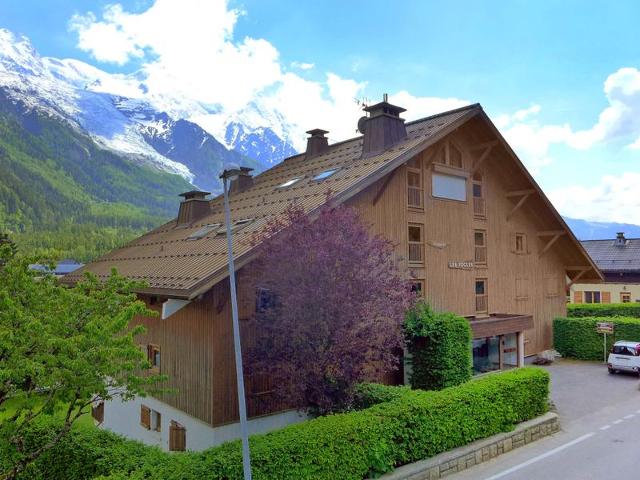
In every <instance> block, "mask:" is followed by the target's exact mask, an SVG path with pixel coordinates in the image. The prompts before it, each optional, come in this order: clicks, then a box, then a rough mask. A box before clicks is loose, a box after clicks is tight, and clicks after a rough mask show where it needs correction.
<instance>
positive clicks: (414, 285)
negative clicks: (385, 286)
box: [411, 280, 424, 297]
mask: <svg viewBox="0 0 640 480" xmlns="http://www.w3.org/2000/svg"><path fill="white" fill-rule="evenodd" d="M411 291H412V292H413V293H415V294H416V295H417V296H418V297H422V296H423V295H424V280H412V281H411Z"/></svg>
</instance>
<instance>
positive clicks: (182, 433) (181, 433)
mask: <svg viewBox="0 0 640 480" xmlns="http://www.w3.org/2000/svg"><path fill="white" fill-rule="evenodd" d="M186 450H187V429H186V428H184V426H183V425H182V424H180V423H178V422H176V421H175V420H171V422H170V423H169V451H170V452H184V451H186Z"/></svg>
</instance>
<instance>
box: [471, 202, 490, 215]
mask: <svg viewBox="0 0 640 480" xmlns="http://www.w3.org/2000/svg"><path fill="white" fill-rule="evenodd" d="M473 214H474V215H475V216H476V217H484V216H485V215H486V214H487V212H486V204H485V201H484V198H482V197H473Z"/></svg>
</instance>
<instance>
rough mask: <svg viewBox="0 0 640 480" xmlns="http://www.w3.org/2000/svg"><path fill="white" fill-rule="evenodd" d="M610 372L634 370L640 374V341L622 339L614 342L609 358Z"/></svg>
mask: <svg viewBox="0 0 640 480" xmlns="http://www.w3.org/2000/svg"><path fill="white" fill-rule="evenodd" d="M607 368H608V369H609V373H616V372H618V371H624V372H634V373H636V374H638V375H640V343H638V342H627V341H620V342H616V343H614V344H613V348H611V352H610V353H609V358H608V360H607Z"/></svg>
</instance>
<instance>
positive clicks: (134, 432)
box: [102, 397, 308, 450]
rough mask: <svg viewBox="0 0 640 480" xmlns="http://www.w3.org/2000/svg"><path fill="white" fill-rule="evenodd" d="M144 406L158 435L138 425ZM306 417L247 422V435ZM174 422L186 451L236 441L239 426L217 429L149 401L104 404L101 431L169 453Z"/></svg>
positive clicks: (273, 417) (290, 415)
mask: <svg viewBox="0 0 640 480" xmlns="http://www.w3.org/2000/svg"><path fill="white" fill-rule="evenodd" d="M141 405H146V406H147V407H149V408H151V409H152V410H156V411H158V412H160V414H161V416H162V417H161V431H160V432H156V431H153V430H147V429H146V428H145V427H143V426H142V425H141V424H140V406H141ZM307 418H308V417H307V416H305V415H304V414H300V413H299V412H297V411H295V410H290V411H287V412H282V413H277V414H275V415H268V416H264V417H258V418H254V419H251V420H249V433H250V434H254V433H264V432H268V431H271V430H277V429H279V428H282V427H285V426H287V425H290V424H292V423H298V422H301V421H304V420H306V419H307ZM172 420H174V421H176V422H178V423H179V424H181V425H182V426H184V427H185V429H186V439H187V450H204V449H205V448H209V447H213V446H215V445H219V444H221V443H224V442H227V441H229V440H234V439H237V438H240V424H239V423H234V424H229V425H223V426H220V427H212V426H211V425H209V424H207V423H205V422H203V421H201V420H198V419H197V418H194V417H192V416H190V415H187V414H186V413H184V412H182V411H180V410H178V409H176V408H173V407H172V406H170V405H167V404H166V403H163V402H161V401H159V400H156V399H155V398H153V397H146V398H136V399H134V400H130V401H128V402H123V401H121V400H120V399H117V400H113V401H111V402H106V403H105V406H104V422H103V424H102V427H103V428H106V429H108V430H111V431H113V432H115V433H119V434H120V435H124V436H125V437H127V438H131V439H133V440H139V441H141V442H144V443H146V444H148V445H157V446H159V447H161V448H162V449H164V450H169V425H170V423H171V421H172Z"/></svg>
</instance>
